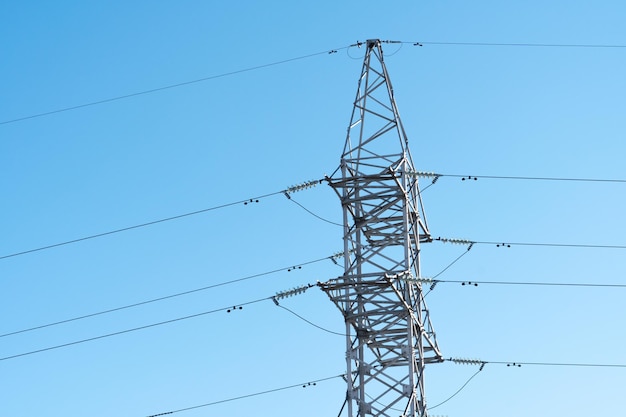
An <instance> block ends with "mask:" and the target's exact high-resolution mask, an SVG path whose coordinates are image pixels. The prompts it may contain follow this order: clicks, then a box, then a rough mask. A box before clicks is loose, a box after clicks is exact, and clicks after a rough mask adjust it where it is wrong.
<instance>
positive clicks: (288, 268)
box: [0, 257, 329, 338]
mask: <svg viewBox="0 0 626 417" xmlns="http://www.w3.org/2000/svg"><path fill="white" fill-rule="evenodd" d="M327 259H329V257H325V258H319V259H315V260H312V261H307V262H304V263H299V264H297V265H300V266H302V265H310V264H313V263H317V262H321V261H325V260H327ZM292 265H293V264H292ZM291 268H293V266H289V267H284V268H279V269H274V270H271V271H266V272H260V273H257V274H253V275H248V276H245V277H242V278H237V279H233V280H230V281H224V282H220V283H217V284H213V285H208V286H205V287H200V288H195V289H192V290H188V291H183V292H179V293H176V294H170V295H166V296H163V297H158V298H153V299H150V300H145V301H140V302H137V303H133V304H128V305H125V306H121V307H115V308H111V309H108V310H103V311H99V312H96V313H89V314H85V315H82V316H78V317H73V318H69V319H65V320H60V321H56V322H52V323H47V324H42V325H39V326H34V327H30V328H27V329H22V330H16V331H13V332H10V333H4V334H0V338H2V337H7V336H13V335H16V334H20V333H26V332H31V331H34V330H39V329H43V328H46V327H52V326H57V325H59V324H64V323H69V322H72V321H77V320H82V319H86V318H90V317H95V316H100V315H103V314H108V313H113V312H115V311H120V310H125V309H129V308H133V307H139V306H142V305H146V304H151V303H156V302H158V301H163V300H168V299H171V298H175V297H180V296H183V295H189V294H193V293H196V292H200V291H205V290H208V289H211V288H216V287H221V286H224V285H229V284H234V283H236V282H241V281H246V280H249V279H253V278H258V277H262V276H266V275H271V274H274V273H277V272H281V271H285V270H290V269H291ZM294 314H295V313H294Z"/></svg>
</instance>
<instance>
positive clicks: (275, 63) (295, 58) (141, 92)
mask: <svg viewBox="0 0 626 417" xmlns="http://www.w3.org/2000/svg"><path fill="white" fill-rule="evenodd" d="M347 48H348V46H344V47H342V48H337V49H329V50H325V51H321V52H315V53H312V54H308V55H302V56H298V57H294V58H288V59H283V60H281V61H275V62H270V63H268V64H261V65H256V66H252V67H248V68H243V69H240V70H235V71H230V72H224V73H221V74H216V75H211V76H208V77H203V78H198V79H195V80H191V81H183V82H180V83H176V84H169V85H165V86H161V87H156V88H151V89H149V90H143V91H137V92H134V93H129V94H124V95H120V96H116V97H110V98H106V99H102V100H96V101H91V102H88V103H83V104H78V105H76V106H70V107H64V108H59V109H56V110H51V111H47V112H43V113H36V114H31V115H30V116H23V117H18V118H15V119H9V120H4V121H2V122H0V125H6V124H9V123H16V122H21V121H24V120H29V119H35V118H38V117H43V116H49V115H52V114H57V113H64V112H68V111H71V110H77V109H82V108H85V107H91V106H97V105H99V104H104V103H110V102H113V101H119V100H124V99H127V98H131V97H137V96H142V95H146V94H152V93H156V92H159V91H164V90H170V89H173V88H178V87H183V86H186V85H191V84H198V83H201V82H205V81H210V80H215V79H218V78H224V77H229V76H232V75H237V74H242V73H244V72H250V71H256V70H259V69H263V68H268V67H274V66H277V65H282V64H287V63H289V62H294V61H300V60H303V59H307V58H312V57H315V56H319V55H328V54H334V53H336V52H337V51H339V50H342V49H347Z"/></svg>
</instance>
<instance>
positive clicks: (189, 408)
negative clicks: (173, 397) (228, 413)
mask: <svg viewBox="0 0 626 417" xmlns="http://www.w3.org/2000/svg"><path fill="white" fill-rule="evenodd" d="M343 377H344V375H343V374H342V375H334V376H329V377H326V378H321V379H316V380H314V381H306V382H301V383H299V384H294V385H288V386H286V387H281V388H274V389H270V390H266V391H261V392H255V393H253V394H246V395H240V396H238V397H233V398H227V399H225V400H219V401H213V402H210V403H206V404H200V405H194V406H191V407H186V408H180V409H178V410H172V411H166V412H163V413H158V414H151V415H149V416H148V417H159V416H165V415H170V414H174V413H180V412H183V411H189V410H195V409H197V408H202V407H209V406H211V405H216V404H222V403H226V402H231V401H237V400H243V399H245V398H250V397H255V396H259V395H265V394H271V393H273V392H278V391H284V390H288V389H292V388H297V387H303V388H306V387H310V386H314V385H316V384H318V383H320V382H325V381H329V380H331V379H335V378H343Z"/></svg>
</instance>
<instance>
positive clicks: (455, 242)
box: [436, 237, 476, 245]
mask: <svg viewBox="0 0 626 417" xmlns="http://www.w3.org/2000/svg"><path fill="white" fill-rule="evenodd" d="M436 240H439V241H441V242H443V243H451V244H453V245H473V244H474V243H476V242H472V241H471V240H467V239H454V238H453V239H448V238H445V237H438V238H437V239H436Z"/></svg>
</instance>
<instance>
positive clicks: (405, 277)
mask: <svg viewBox="0 0 626 417" xmlns="http://www.w3.org/2000/svg"><path fill="white" fill-rule="evenodd" d="M398 278H400V279H401V280H403V281H406V282H415V283H418V282H419V283H422V284H434V283H435V282H436V281H435V280H434V279H432V278H427V277H414V276H413V275H411V274H405V275H402V276H400V277H398Z"/></svg>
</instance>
